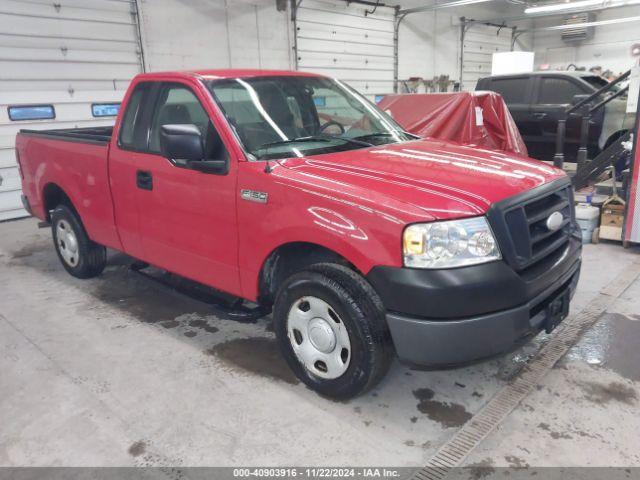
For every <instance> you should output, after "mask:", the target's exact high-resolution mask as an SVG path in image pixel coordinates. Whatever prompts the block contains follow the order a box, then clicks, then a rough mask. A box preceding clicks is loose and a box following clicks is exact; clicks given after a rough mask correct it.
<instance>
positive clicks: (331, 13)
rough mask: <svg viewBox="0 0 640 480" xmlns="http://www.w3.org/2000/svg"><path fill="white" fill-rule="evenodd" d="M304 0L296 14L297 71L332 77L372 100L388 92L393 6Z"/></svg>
mask: <svg viewBox="0 0 640 480" xmlns="http://www.w3.org/2000/svg"><path fill="white" fill-rule="evenodd" d="M372 8H373V7H367V6H363V5H358V4H348V3H346V2H340V1H334V0H303V2H302V3H301V4H300V7H299V8H298V11H297V17H296V45H297V64H298V69H299V70H305V71H309V72H315V73H320V74H322V75H327V76H330V77H335V78H338V79H340V80H343V81H345V82H347V83H348V84H350V85H351V86H352V87H354V88H355V89H357V90H358V91H360V92H361V93H363V94H365V95H367V96H369V97H370V98H372V99H373V98H374V96H375V95H378V94H386V93H393V69H394V56H393V52H394V48H393V19H394V10H393V9H392V8H388V7H378V8H377V9H376V10H375V12H373V13H366V12H367V9H369V11H371V9H372Z"/></svg>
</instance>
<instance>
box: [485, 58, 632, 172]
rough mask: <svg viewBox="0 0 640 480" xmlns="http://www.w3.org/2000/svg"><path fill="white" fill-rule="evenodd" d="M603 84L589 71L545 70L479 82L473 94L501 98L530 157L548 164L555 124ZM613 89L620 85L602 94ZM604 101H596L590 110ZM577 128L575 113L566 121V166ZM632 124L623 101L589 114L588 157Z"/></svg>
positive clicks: (575, 146)
mask: <svg viewBox="0 0 640 480" xmlns="http://www.w3.org/2000/svg"><path fill="white" fill-rule="evenodd" d="M607 83H608V82H607V80H605V79H604V78H602V77H599V76H597V75H593V74H591V73H588V72H576V71H557V72H554V71H544V72H531V73H522V74H515V75H497V76H493V77H486V78H481V79H479V80H478V83H477V85H476V90H490V91H493V92H498V93H499V94H501V95H502V97H503V98H504V101H505V102H506V104H507V106H508V107H509V111H510V112H511V115H512V116H513V119H514V120H515V122H516V125H518V129H519V130H520V134H521V135H522V138H523V139H524V142H525V144H526V145H527V149H528V150H529V156H531V157H534V158H538V159H541V160H553V155H554V153H555V138H556V129H557V125H558V120H559V119H560V118H563V117H564V112H565V110H566V109H567V108H568V107H569V106H570V105H572V104H575V103H577V102H578V101H580V100H582V99H584V98H585V97H587V96H589V95H591V94H592V93H594V92H595V91H596V90H598V89H599V88H601V87H603V86H605V85H607ZM617 88H622V86H620V84H618V85H616V86H614V87H613V90H612V91H611V92H608V93H606V94H604V95H610V94H611V93H615V91H616V89H617ZM603 98H604V97H603ZM603 98H596V100H595V101H594V103H593V104H592V105H595V104H596V103H598V102H600V101H601V100H603ZM580 123H581V115H579V114H572V115H570V116H569V118H568V119H567V131H566V132H567V135H566V143H565V158H566V160H568V161H575V158H576V152H577V150H578V146H579V142H580ZM632 125H633V115H632V114H629V115H627V114H626V97H624V96H621V97H619V98H616V99H614V100H612V101H611V102H609V103H608V104H607V105H606V106H605V108H600V109H599V110H597V111H596V112H594V113H593V116H592V118H591V124H590V128H589V143H588V149H589V158H593V157H594V156H595V155H596V154H597V153H598V152H600V151H601V150H603V149H604V148H606V147H607V146H609V145H610V144H611V143H612V142H613V141H615V140H616V139H617V138H618V137H620V136H621V135H622V134H624V133H625V132H626V131H627V130H628V129H629V128H631V127H632Z"/></svg>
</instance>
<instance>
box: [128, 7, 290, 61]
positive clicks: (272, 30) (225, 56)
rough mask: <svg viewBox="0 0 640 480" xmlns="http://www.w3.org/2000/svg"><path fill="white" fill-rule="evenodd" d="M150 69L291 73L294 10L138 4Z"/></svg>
mask: <svg viewBox="0 0 640 480" xmlns="http://www.w3.org/2000/svg"><path fill="white" fill-rule="evenodd" d="M138 4H139V8H140V10H141V12H140V14H141V17H142V18H141V20H142V21H141V28H142V38H143V44H144V54H145V61H146V65H147V70H148V71H160V70H180V69H190V68H200V69H203V68H211V69H215V68H243V67H246V68H265V69H291V68H292V65H293V63H292V60H293V58H292V56H291V48H290V35H291V34H292V32H291V31H290V22H289V18H290V17H289V12H288V11H285V12H278V11H277V10H276V2H275V0H138Z"/></svg>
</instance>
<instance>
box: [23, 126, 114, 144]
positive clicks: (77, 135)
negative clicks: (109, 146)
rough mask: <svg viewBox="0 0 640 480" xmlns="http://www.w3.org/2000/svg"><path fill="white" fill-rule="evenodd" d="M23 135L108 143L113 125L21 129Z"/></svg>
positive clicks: (69, 140)
mask: <svg viewBox="0 0 640 480" xmlns="http://www.w3.org/2000/svg"><path fill="white" fill-rule="evenodd" d="M20 133H21V134H22V135H31V136H38V137H46V138H51V139H55V140H64V141H68V142H80V143H95V144H106V143H109V142H110V141H111V135H112V134H113V127H111V126H109V127H88V128H57V129H50V130H27V129H23V130H20Z"/></svg>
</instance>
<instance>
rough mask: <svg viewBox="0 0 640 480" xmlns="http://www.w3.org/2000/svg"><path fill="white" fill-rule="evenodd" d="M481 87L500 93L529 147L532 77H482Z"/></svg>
mask: <svg viewBox="0 0 640 480" xmlns="http://www.w3.org/2000/svg"><path fill="white" fill-rule="evenodd" d="M484 82H486V83H483V84H482V86H481V88H482V89H483V90H491V91H493V92H497V93H499V94H500V95H502V98H503V99H504V101H505V103H506V104H507V107H509V113H511V116H512V117H513V120H514V121H515V122H516V125H517V127H518V130H519V131H520V135H522V139H523V140H524V142H525V144H526V145H527V148H529V137H530V135H531V132H532V129H534V128H535V126H534V125H533V123H534V119H532V117H531V88H532V87H531V85H532V79H531V77H530V76H528V75H518V76H509V77H495V78H488V79H484Z"/></svg>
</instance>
